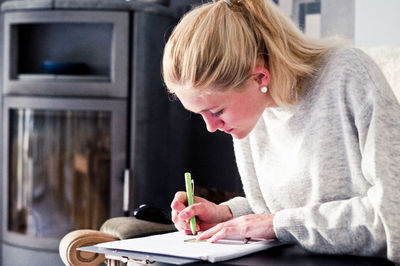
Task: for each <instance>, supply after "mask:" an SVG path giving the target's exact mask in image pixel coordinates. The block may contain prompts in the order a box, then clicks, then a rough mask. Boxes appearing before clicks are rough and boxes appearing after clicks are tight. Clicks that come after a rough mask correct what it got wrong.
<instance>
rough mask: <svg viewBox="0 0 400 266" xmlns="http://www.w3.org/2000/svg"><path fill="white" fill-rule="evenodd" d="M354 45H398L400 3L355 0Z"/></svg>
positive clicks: (387, 0) (399, 42)
mask: <svg viewBox="0 0 400 266" xmlns="http://www.w3.org/2000/svg"><path fill="white" fill-rule="evenodd" d="M354 18H355V19H354V41H355V44H356V45H367V46H372V45H400V29H399V28H400V1H399V0H356V1H355V14H354Z"/></svg>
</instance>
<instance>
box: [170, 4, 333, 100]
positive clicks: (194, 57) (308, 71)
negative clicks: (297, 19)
mask: <svg viewBox="0 0 400 266" xmlns="http://www.w3.org/2000/svg"><path fill="white" fill-rule="evenodd" d="M231 3H232V5H230V4H231ZM326 43H327V42H324V41H320V40H312V39H310V38H307V37H306V36H305V35H304V34H303V33H302V32H301V31H300V30H299V29H298V28H297V27H296V26H295V25H294V24H293V22H292V21H291V20H290V19H289V18H288V17H286V16H285V15H283V14H282V13H281V12H280V10H279V9H278V7H276V6H275V5H274V4H272V3H270V0H231V1H228V3H227V2H225V1H223V0H219V1H213V2H212V3H207V4H203V5H201V6H199V7H197V8H195V9H193V10H192V11H190V12H189V13H187V14H186V15H185V16H184V17H183V18H182V20H181V21H180V22H179V24H178V25H177V26H176V28H175V29H174V31H173V32H172V34H171V36H170V38H169V40H168V42H167V44H166V46H165V50H164V56H163V77H164V82H165V84H166V86H167V88H168V90H169V91H170V92H172V93H173V90H174V89H173V88H174V87H175V86H182V87H188V86H189V87H193V88H196V89H202V90H207V89H211V88H212V89H220V90H227V89H240V88H241V87H242V85H243V84H244V82H245V81H246V80H247V79H248V78H249V75H250V73H251V71H252V69H253V68H254V67H255V66H256V61H257V59H259V58H262V59H263V60H264V63H265V67H266V68H267V69H268V70H269V72H270V75H271V80H270V84H269V91H270V93H271V95H272V97H273V98H274V99H275V101H276V102H278V103H281V104H292V103H295V102H297V101H298V100H299V98H300V97H301V95H302V94H303V93H304V90H305V81H306V80H307V79H308V78H309V77H310V76H311V75H312V74H313V73H314V71H315V69H316V65H317V64H318V63H319V61H320V59H321V57H322V56H323V55H324V54H325V53H327V52H328V51H329V50H330V49H331V48H333V47H334V46H335V45H328V44H326Z"/></svg>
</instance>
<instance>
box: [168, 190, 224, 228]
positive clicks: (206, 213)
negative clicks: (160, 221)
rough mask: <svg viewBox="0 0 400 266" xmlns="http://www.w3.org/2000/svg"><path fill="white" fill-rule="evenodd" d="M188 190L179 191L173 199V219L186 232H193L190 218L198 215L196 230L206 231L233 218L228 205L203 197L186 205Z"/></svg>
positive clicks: (196, 198) (176, 225) (177, 226)
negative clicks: (218, 203)
mask: <svg viewBox="0 0 400 266" xmlns="http://www.w3.org/2000/svg"><path fill="white" fill-rule="evenodd" d="M186 205H187V198H186V192H182V191H180V192H177V193H176V194H175V198H174V199H173V200H172V203H171V209H172V215H171V216H172V221H173V222H174V224H175V227H176V228H177V229H178V230H179V231H182V232H185V234H192V231H191V230H190V225H189V223H188V221H189V219H190V218H192V217H193V216H196V231H205V230H208V229H210V228H211V227H213V226H215V225H216V224H218V223H221V222H225V221H227V220H229V219H232V213H231V211H230V209H229V207H228V206H226V205H217V204H215V203H213V202H211V201H208V200H206V199H203V198H201V197H197V196H195V197H194V204H193V205H191V206H189V207H186Z"/></svg>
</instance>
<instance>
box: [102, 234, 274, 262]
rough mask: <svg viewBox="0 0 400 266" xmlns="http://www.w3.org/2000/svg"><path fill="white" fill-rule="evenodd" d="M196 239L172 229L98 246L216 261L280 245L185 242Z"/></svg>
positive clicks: (233, 240)
mask: <svg viewBox="0 0 400 266" xmlns="http://www.w3.org/2000/svg"><path fill="white" fill-rule="evenodd" d="M193 238H194V236H190V235H185V234H183V233H180V232H173V233H167V234H161V235H153V236H148V237H141V238H132V239H126V240H119V241H113V242H107V243H101V244H98V245H96V246H98V247H102V248H107V249H118V250H125V251H137V252H145V253H150V254H160V255H170V256H177V257H185V258H193V259H200V260H208V261H210V262H217V261H222V260H228V259H233V258H237V257H241V256H244V255H247V254H250V253H253V252H257V251H261V250H265V249H268V248H270V247H274V246H277V245H280V243H279V242H277V241H273V240H257V241H253V240H251V241H250V242H249V243H247V244H244V243H243V240H240V239H223V240H220V241H218V242H216V243H209V242H206V241H202V242H185V240H188V239H193Z"/></svg>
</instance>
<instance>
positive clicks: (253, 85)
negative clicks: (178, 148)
mask: <svg viewBox="0 0 400 266" xmlns="http://www.w3.org/2000/svg"><path fill="white" fill-rule="evenodd" d="M268 83H269V73H268V77H267V78H265V77H263V75H261V76H260V75H258V74H257V73H256V74H253V75H252V76H251V77H250V78H249V79H248V80H247V81H246V82H245V84H244V88H242V89H241V90H239V91H236V90H227V91H225V92H220V91H218V89H211V90H209V92H207V93H203V94H200V93H199V91H200V90H198V89H195V88H181V89H179V88H178V89H176V90H175V91H174V92H175V94H176V96H177V97H178V98H179V100H180V101H181V102H182V104H183V106H184V107H185V108H186V109H187V110H189V111H191V112H194V113H198V114H200V115H202V117H203V119H204V122H205V123H206V126H207V130H208V131H210V132H215V131H216V130H221V131H224V132H225V133H227V134H231V135H232V137H234V138H236V139H241V138H244V137H246V136H247V135H248V134H249V133H250V131H251V130H252V129H253V128H254V126H255V125H256V123H257V121H258V119H259V118H260V116H261V115H262V113H263V111H264V110H265V108H267V107H273V106H276V104H275V101H274V100H273V98H272V97H271V95H270V94H269V93H268V92H267V93H262V92H261V91H260V88H261V87H262V86H266V85H268Z"/></svg>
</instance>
